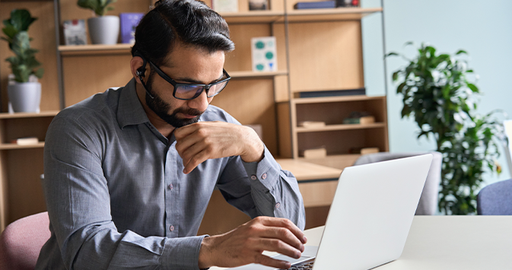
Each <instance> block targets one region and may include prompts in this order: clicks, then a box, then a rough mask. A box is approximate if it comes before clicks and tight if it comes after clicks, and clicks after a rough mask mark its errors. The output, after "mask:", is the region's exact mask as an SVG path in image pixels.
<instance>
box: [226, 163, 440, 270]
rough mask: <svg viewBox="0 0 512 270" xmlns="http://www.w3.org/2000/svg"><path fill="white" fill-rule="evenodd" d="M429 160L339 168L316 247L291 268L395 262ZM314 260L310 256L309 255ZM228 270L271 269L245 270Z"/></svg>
mask: <svg viewBox="0 0 512 270" xmlns="http://www.w3.org/2000/svg"><path fill="white" fill-rule="evenodd" d="M431 162H432V155H431V154H426V155H420V156H414V157H408V158H401V159H395V160H389V161H383V162H377V163H370V164H365V165H359V166H352V167H348V168H345V169H344V170H343V172H342V173H341V175H340V177H339V182H338V187H337V188H336V193H335V195H334V199H333V202H332V205H331V208H330V211H329V215H328V217H327V221H326V224H325V229H324V232H323V235H322V239H321V241H320V244H319V246H318V247H314V246H306V251H305V252H304V253H303V256H302V257H301V258H300V259H298V260H296V259H292V258H289V257H286V256H283V255H278V256H276V258H279V259H285V260H288V261H290V262H292V264H294V263H300V262H302V261H306V260H310V259H311V257H315V256H316V258H315V262H314V265H313V270H326V269H370V268H374V267H377V266H379V265H382V264H385V263H388V262H390V261H393V260H396V259H398V258H399V257H400V255H401V254H402V251H403V249H404V246H405V242H406V240H407V235H408V234H409V229H410V227H411V224H412V220H413V218H414V213H415V211H416V207H417V205H418V202H419V199H420V196H421V192H422V190H423V186H424V185H425V180H426V179H427V174H428V171H429V169H430V164H431ZM315 254H316V255H315ZM234 269H239V270H242V269H243V270H267V269H274V268H270V267H265V266H262V265H257V264H249V265H245V266H242V267H237V268H234Z"/></svg>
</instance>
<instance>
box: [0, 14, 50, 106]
mask: <svg viewBox="0 0 512 270" xmlns="http://www.w3.org/2000/svg"><path fill="white" fill-rule="evenodd" d="M35 20H37V18H34V17H32V16H31V15H30V12H29V11H28V10H26V9H14V10H12V11H11V17H10V18H9V19H7V20H4V21H3V24H4V28H2V31H3V33H4V34H5V35H6V37H1V38H2V39H3V40H5V41H7V42H8V43H9V49H10V50H11V51H12V52H13V53H14V56H10V57H8V58H7V59H6V61H7V62H9V64H10V68H11V70H12V75H10V77H11V78H12V77H14V78H13V79H12V80H11V79H10V80H9V85H8V86H7V91H8V95H9V103H10V106H11V107H12V110H13V111H14V112H39V104H40V101H41V84H40V83H39V82H38V81H37V79H38V78H41V77H42V76H43V73H44V69H43V68H38V67H39V66H41V63H39V62H38V61H37V60H36V58H35V54H36V53H37V52H38V50H36V49H33V48H30V41H31V38H30V37H29V35H28V32H27V31H28V27H29V26H30V25H31V24H32V23H33V22H34V21H35Z"/></svg>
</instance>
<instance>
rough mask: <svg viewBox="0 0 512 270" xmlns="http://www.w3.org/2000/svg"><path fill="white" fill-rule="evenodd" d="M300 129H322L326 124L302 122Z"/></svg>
mask: <svg viewBox="0 0 512 270" xmlns="http://www.w3.org/2000/svg"><path fill="white" fill-rule="evenodd" d="M299 127H304V128H321V127H325V122H322V121H302V122H299Z"/></svg>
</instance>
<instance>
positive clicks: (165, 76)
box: [142, 57, 231, 100]
mask: <svg viewBox="0 0 512 270" xmlns="http://www.w3.org/2000/svg"><path fill="white" fill-rule="evenodd" d="M142 58H143V59H144V57H142ZM144 60H145V59H144ZM147 62H148V63H149V65H150V66H151V67H152V68H153V69H154V70H155V71H156V73H158V75H159V76H160V77H161V78H162V79H164V80H165V81H166V82H168V83H170V84H171V85H172V86H173V87H174V90H173V92H172V95H173V97H174V98H176V99H179V100H192V99H195V98H197V97H198V96H199V95H201V93H203V91H206V96H207V97H209V98H211V97H214V96H216V95H218V94H219V93H220V92H222V90H224V88H226V86H227V82H229V80H231V76H230V75H229V74H228V72H227V71H226V70H225V69H222V73H223V74H224V75H225V76H226V77H227V78H224V79H222V80H220V81H217V82H214V83H209V84H202V83H178V82H176V81H175V80H173V79H172V78H171V77H169V75H167V74H165V73H164V72H163V71H162V70H161V69H160V68H159V67H157V66H156V65H155V64H154V63H153V62H152V61H151V60H147ZM223 82H226V85H225V86H224V87H223V88H222V89H221V90H220V91H218V92H217V93H215V95H212V96H210V95H209V94H208V90H210V88H211V87H212V86H214V85H216V84H219V83H223ZM179 85H187V86H192V85H193V86H202V88H201V91H197V92H196V93H195V94H194V96H193V97H192V98H179V97H177V96H176V89H177V88H178V87H177V86H179Z"/></svg>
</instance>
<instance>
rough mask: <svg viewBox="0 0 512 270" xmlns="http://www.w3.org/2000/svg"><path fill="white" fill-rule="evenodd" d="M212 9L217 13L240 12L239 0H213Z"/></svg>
mask: <svg viewBox="0 0 512 270" xmlns="http://www.w3.org/2000/svg"><path fill="white" fill-rule="evenodd" d="M212 8H213V10H215V11H217V12H238V0H212Z"/></svg>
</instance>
